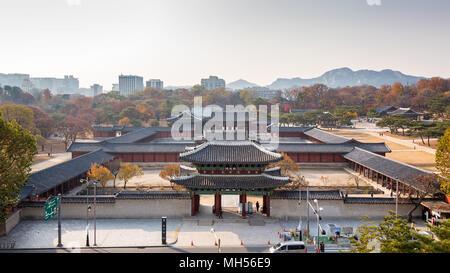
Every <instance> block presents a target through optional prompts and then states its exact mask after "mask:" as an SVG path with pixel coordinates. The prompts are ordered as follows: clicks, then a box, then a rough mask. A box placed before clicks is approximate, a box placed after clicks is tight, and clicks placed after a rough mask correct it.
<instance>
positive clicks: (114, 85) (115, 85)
mask: <svg viewBox="0 0 450 273" xmlns="http://www.w3.org/2000/svg"><path fill="white" fill-rule="evenodd" d="M119 90H120V87H119V84H118V83H113V85H112V89H111V91H119Z"/></svg>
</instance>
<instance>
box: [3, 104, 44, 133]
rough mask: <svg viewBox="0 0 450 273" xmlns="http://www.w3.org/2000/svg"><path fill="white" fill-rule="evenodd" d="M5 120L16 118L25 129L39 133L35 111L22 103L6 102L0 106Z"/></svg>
mask: <svg viewBox="0 0 450 273" xmlns="http://www.w3.org/2000/svg"><path fill="white" fill-rule="evenodd" d="M0 112H2V113H3V118H4V119H5V121H12V120H15V121H16V122H17V123H18V124H19V125H20V126H21V127H22V128H23V129H25V130H28V131H30V132H31V133H32V134H36V133H39V132H38V131H37V130H36V124H35V123H34V114H33V111H32V110H31V109H30V108H28V107H26V106H23V105H20V104H5V105H2V106H1V107H0Z"/></svg>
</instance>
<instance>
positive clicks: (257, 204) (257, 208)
mask: <svg viewBox="0 0 450 273" xmlns="http://www.w3.org/2000/svg"><path fill="white" fill-rule="evenodd" d="M258 211H259V202H258V201H256V212H258Z"/></svg>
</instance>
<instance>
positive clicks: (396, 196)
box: [395, 176, 398, 219]
mask: <svg viewBox="0 0 450 273" xmlns="http://www.w3.org/2000/svg"><path fill="white" fill-rule="evenodd" d="M397 213H398V177H397V176H396V177H395V219H397Z"/></svg>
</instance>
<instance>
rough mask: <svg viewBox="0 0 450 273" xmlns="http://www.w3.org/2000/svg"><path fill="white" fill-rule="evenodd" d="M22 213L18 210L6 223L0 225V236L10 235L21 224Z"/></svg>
mask: <svg viewBox="0 0 450 273" xmlns="http://www.w3.org/2000/svg"><path fill="white" fill-rule="evenodd" d="M21 212H22V210H21V209H19V210H17V211H16V212H14V213H13V214H12V215H11V216H9V218H8V219H7V220H6V221H5V222H3V223H0V236H4V235H8V233H9V232H10V231H11V230H12V229H13V228H14V227H16V226H17V224H19V223H20V215H21Z"/></svg>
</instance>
